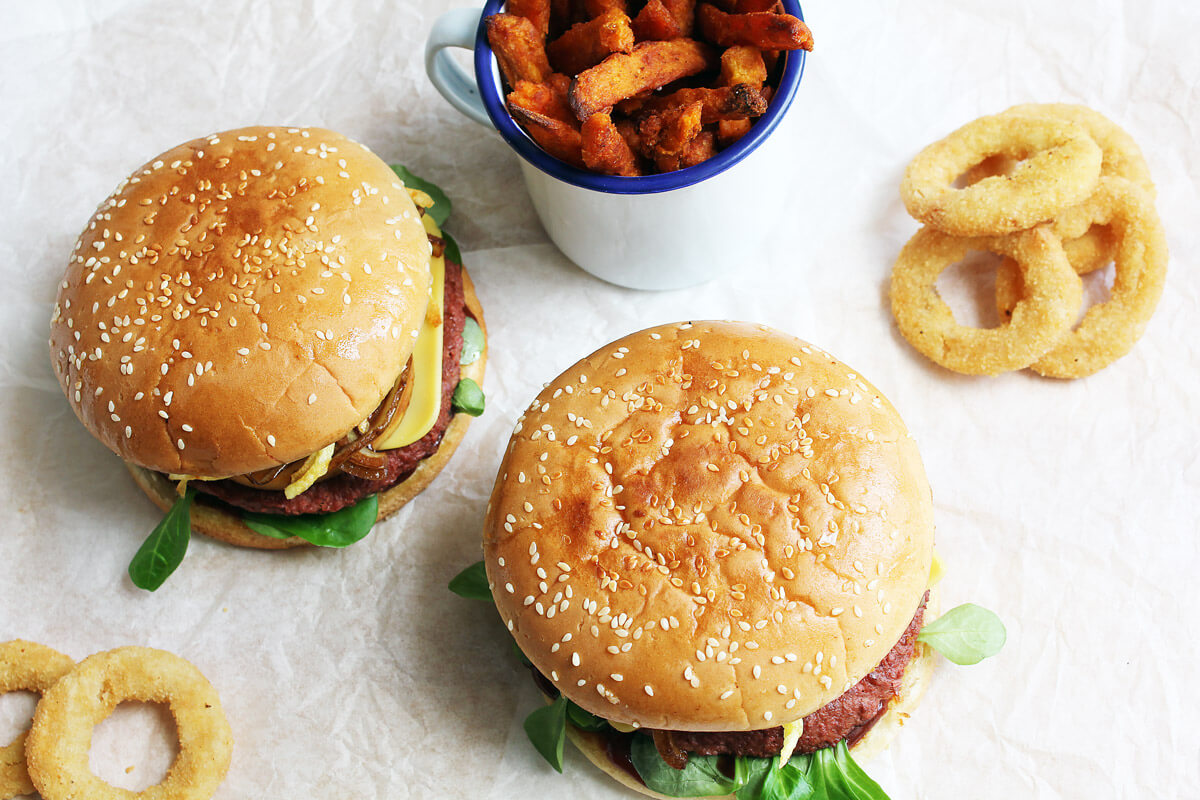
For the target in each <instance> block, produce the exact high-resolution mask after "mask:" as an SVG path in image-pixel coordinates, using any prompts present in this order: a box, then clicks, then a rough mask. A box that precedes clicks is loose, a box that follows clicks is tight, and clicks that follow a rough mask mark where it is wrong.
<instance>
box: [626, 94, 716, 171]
mask: <svg viewBox="0 0 1200 800" xmlns="http://www.w3.org/2000/svg"><path fill="white" fill-rule="evenodd" d="M703 114H704V103H702V102H701V101H699V100H697V101H695V102H693V103H689V104H687V105H681V106H674V107H672V108H669V109H667V110H666V111H664V112H663V113H661V114H648V115H646V116H645V117H642V120H641V122H639V123H638V132H639V133H640V134H641V135H642V141H643V143H644V144H643V146H645V147H649V148H650V150H651V152H653V154H654V157H655V158H656V159H657V158H658V157H659V156H672V155H677V154H678V153H679V152H680V151H682V150H683V149H684V147H685V146H686V145H687V143H688V142H690V141H691V140H692V139H694V138H696V135H697V134H699V133H700V130H701V128H702V127H703V124H702V119H703Z"/></svg>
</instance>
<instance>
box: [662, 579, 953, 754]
mask: <svg viewBox="0 0 1200 800" xmlns="http://www.w3.org/2000/svg"><path fill="white" fill-rule="evenodd" d="M928 600H929V593H928V592H926V593H925V596H924V597H923V598H922V599H921V605H920V606H918V607H917V613H916V614H914V615H913V618H912V622H910V623H908V628H906V629H905V631H904V633H903V634H902V635H901V636H900V640H899V641H897V642H896V646H895V647H893V648H892V649H891V651H890V652H889V653H888V654H887V655H886V656H884V658H883V660H882V661H880V662H879V666H877V667H875V669H873V670H871V672H870V673H869V674H868V675H867V676H866V677H865V678H863V679H862V680H860V681H859V682H858V683H856V684H854V686H852V687H851V688H850V689H849V690H848V691H846V692H845V693H844V694H842V695H841V696H840V697H838V698H836V699H834V700H832V701H831V702H829V703H827V704H826V705H824V706H822V707H821V708H818V709H817V710H816V711H814V712H813V713H811V714H809V715H808V716H807V717H805V718H804V733H803V734H802V735H801V736H800V741H799V742H797V744H796V749H795V750H794V751H793V752H794V753H811V752H813V751H815V750H820V749H822V748H825V747H831V746H833V745H835V744H837V743H838V742H840V741H842V740H843V739H846V740H847V744H851V745H853V744H854V743H855V742H857V741H858V740H859V739H861V738H862V737H863V736H866V734H867V731H869V730H870V729H871V727H872V726H873V725H874V724H875V723H876V722H878V721H879V719H880V717H882V716H883V715H884V713H885V712H886V711H887V706H888V702H889V701H890V700H891V699H892V698H893V697H895V696H896V695H897V694H898V693H899V691H900V684H901V681H902V680H903V678H904V670H905V669H906V668H907V667H908V665H909V663H910V662H911V661H912V659H913V655H914V653H915V652H916V645H917V634H918V633H920V632H921V625H922V623H923V622H924V619H925V603H926V602H927V601H928ZM670 738H671V741H672V743H673V744H674V745H675V746H676V747H678V748H679V749H680V750H685V751H687V752H690V753H697V754H699V755H705V756H712V755H740V756H763V757H766V756H774V755H777V754H778V753H779V751H780V750H782V749H783V728H782V727H779V728H767V729H765V730H759V731H737V732H730V733H694V732H692V731H671V732H670Z"/></svg>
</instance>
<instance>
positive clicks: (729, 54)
mask: <svg viewBox="0 0 1200 800" xmlns="http://www.w3.org/2000/svg"><path fill="white" fill-rule="evenodd" d="M766 80H767V65H766V63H765V62H764V61H763V56H762V51H761V50H759V49H758V48H757V47H751V46H750V45H745V44H739V45H734V46H733V47H731V48H729V49H728V50H726V51H725V52H724V53H722V54H721V85H722V86H735V85H736V84H739V83H748V84H750V85H751V86H762V85H763V84H764V83H765V82H766Z"/></svg>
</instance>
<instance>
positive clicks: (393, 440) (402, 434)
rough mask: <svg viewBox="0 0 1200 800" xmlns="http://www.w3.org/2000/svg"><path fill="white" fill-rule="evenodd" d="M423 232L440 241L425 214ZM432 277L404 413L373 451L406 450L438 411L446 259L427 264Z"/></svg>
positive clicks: (380, 438) (424, 430)
mask: <svg viewBox="0 0 1200 800" xmlns="http://www.w3.org/2000/svg"><path fill="white" fill-rule="evenodd" d="M421 221H422V222H423V223H425V230H426V231H428V232H429V233H431V234H433V235H434V236H437V237H441V235H442V231H441V229H440V228H438V226H437V223H436V222H434V221H433V217H431V216H430V215H429V214H426V215H425V216H423V217H421ZM429 268H430V271H431V272H432V273H433V286H432V288H431V289H430V298H429V310H428V311H426V312H425V321H424V323H422V325H421V331H420V333H419V334H418V335H417V344H416V347H414V348H413V355H412V366H410V367H409V376H408V379H409V380H410V381H415V383H414V384H413V391H412V397H411V399H410V400H409V402H408V409H407V410H406V411H405V412H404V415H403V416H402V417H400V418H399V419H398V420H392V424H390V425H389V426H388V427H387V429H386V430H384V432H383V433H381V434H380V435H379V438H378V439H376V440H375V442H374V444H372V445H371V447H372V449H374V450H395V449H396V448H399V447H406V446H408V445H410V444H412V443H413V442H415V441H417V440H418V439H420V438H421V437H422V436H424V435H425V434H427V433H429V430H430V428H432V427H433V424H434V423H435V422H437V418H438V414H439V413H440V412H441V410H442V332H443V331H444V330H445V325H444V321H445V311H446V309H445V308H444V298H445V293H446V259H445V258H444V257H442V256H437V257H435V258H431V259H430V260H429Z"/></svg>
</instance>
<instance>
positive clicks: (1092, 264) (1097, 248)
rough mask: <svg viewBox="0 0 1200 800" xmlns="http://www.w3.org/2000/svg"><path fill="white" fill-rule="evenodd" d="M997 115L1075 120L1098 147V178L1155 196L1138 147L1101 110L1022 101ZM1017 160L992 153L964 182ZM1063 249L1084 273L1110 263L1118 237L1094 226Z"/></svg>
mask: <svg viewBox="0 0 1200 800" xmlns="http://www.w3.org/2000/svg"><path fill="white" fill-rule="evenodd" d="M1000 116H1026V117H1051V118H1054V119H1059V120H1065V121H1067V122H1074V123H1075V124H1077V125H1079V126H1081V127H1082V128H1083V129H1084V130H1086V131H1087V132H1088V135H1089V136H1091V137H1092V140H1093V141H1095V142H1096V144H1098V145H1099V146H1100V152H1101V163H1100V177H1101V178H1106V177H1119V178H1126V179H1128V180H1130V181H1133V182H1134V183H1136V184H1137V185H1138V186H1139V187H1141V188H1142V189H1143V190H1144V191H1145V192H1146V193H1147V194H1149V196H1150V198H1151V199H1152V200H1153V198H1154V197H1155V195H1156V193H1157V190H1156V189H1155V186H1154V181H1153V180H1152V179H1151V177H1150V167H1149V166H1148V165H1147V164H1146V159H1145V158H1144V157H1143V156H1142V150H1141V148H1140V147H1138V144H1137V142H1135V141H1134V140H1133V137H1132V136H1130V135H1129V134H1128V133H1126V132H1125V130H1124V129H1122V128H1121V127H1120V126H1119V125H1117V124H1116V123H1115V122H1113V121H1112V120H1110V119H1109V118H1108V117H1106V116H1104V115H1103V114H1101V113H1100V112H1098V111H1094V110H1093V109H1090V108H1088V107H1087V106H1080V105H1071V104H1068V103H1025V104H1023V105H1019V106H1013V107H1012V108H1010V109H1008V110H1006V111H1003V112H1001V114H1000ZM1017 163H1018V162H1017V161H1016V160H1015V159H1012V158H1009V157H1007V156H1002V155H999V156H992V157H990V158H987V159H984V160H983V161H982V162H980V163H979V164H977V165H976V166H974V167H972V168H971V169H969V170H968V171H967V172H966V175H965V176H964V177H965V182H966V184H967V185H968V186H970V185H973V184H976V183H978V182H979V181H981V180H983V179H984V178H989V177H992V176H995V175H1008V174H1011V173H1012V171H1013V169H1014V168H1015V167H1016V165H1017ZM1063 250H1064V251H1066V253H1067V260H1068V261H1070V262H1071V266H1072V267H1073V268H1074V269H1075V272H1076V273H1078V274H1080V275H1086V274H1087V273H1089V272H1092V271H1094V270H1097V269H1099V268H1100V267H1103V266H1106V265H1107V264H1111V263H1112V262H1113V259H1114V258H1116V253H1117V237H1116V235H1115V234H1114V232H1113V230H1112V229H1111V228H1110V227H1109V226H1107V225H1093V226H1092V227H1091V228H1089V229H1088V230H1087V231H1085V232H1084V233H1082V234H1080V235H1079V236H1076V237H1074V238H1067V239H1063ZM1010 269H1011V268H1010Z"/></svg>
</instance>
